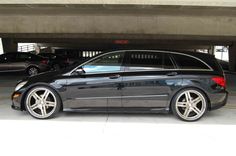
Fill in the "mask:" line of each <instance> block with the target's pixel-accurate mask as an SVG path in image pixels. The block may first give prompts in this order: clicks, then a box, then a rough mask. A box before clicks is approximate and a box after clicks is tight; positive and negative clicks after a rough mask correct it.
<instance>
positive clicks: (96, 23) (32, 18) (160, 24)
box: [0, 13, 236, 39]
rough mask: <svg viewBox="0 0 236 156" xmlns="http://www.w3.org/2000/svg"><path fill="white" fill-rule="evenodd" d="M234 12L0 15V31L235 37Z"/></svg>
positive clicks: (0, 33)
mask: <svg viewBox="0 0 236 156" xmlns="http://www.w3.org/2000/svg"><path fill="white" fill-rule="evenodd" d="M235 25H236V16H232V15H230V14H229V15H217V16H209V15H201V14H198V15H197V14H196V15H187V14H186V15H178V14H177V15H175V14H170V13H168V14H152V15H147V14H141V15H140V14H138V15H137V14H136V13H132V14H76V15H61V14H59V15H57V14H55V15H21V14H20V13H19V14H15V15H1V16H0V35H4V34H22V33H26V34H28V33H32V34H50V35H51V36H52V38H53V34H68V35H70V34H94V35H96V36H97V35H100V34H118V35H119V34H125V35H137V34H140V35H176V36H200V37H201V36H202V37H211V36H213V37H219V36H221V37H229V38H230V39H232V38H235V37H236V27H235Z"/></svg>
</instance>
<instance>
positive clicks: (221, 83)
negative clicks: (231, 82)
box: [211, 76, 226, 88]
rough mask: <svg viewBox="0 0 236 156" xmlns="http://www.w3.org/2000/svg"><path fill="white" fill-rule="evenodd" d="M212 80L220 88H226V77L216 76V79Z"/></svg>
mask: <svg viewBox="0 0 236 156" xmlns="http://www.w3.org/2000/svg"><path fill="white" fill-rule="evenodd" d="M211 79H212V81H214V82H215V83H216V84H218V85H219V86H221V87H224V88H225V87H226V81H225V78H224V77H220V76H216V77H213V78H211Z"/></svg>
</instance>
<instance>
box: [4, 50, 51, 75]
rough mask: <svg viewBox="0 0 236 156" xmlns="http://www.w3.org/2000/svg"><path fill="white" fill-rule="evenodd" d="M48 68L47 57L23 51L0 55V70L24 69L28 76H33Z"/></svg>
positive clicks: (17, 70)
mask: <svg viewBox="0 0 236 156" xmlns="http://www.w3.org/2000/svg"><path fill="white" fill-rule="evenodd" d="M48 70H50V66H49V65H48V59H47V58H44V57H41V56H37V55H34V54H31V53H24V52H11V53H7V54H2V55H0V72H19V71H25V72H26V73H27V74H28V75H29V76H33V75H37V74H38V73H40V72H45V71H48Z"/></svg>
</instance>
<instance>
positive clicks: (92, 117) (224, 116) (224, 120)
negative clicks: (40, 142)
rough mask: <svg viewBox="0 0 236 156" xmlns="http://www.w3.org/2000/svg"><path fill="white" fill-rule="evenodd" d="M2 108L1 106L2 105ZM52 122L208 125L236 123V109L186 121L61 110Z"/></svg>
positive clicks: (15, 114) (15, 115)
mask: <svg viewBox="0 0 236 156" xmlns="http://www.w3.org/2000/svg"><path fill="white" fill-rule="evenodd" d="M0 108H1V107H0ZM9 109H10V108H9ZM1 111H3V110H0V120H19V121H20V120H30V121H32V120H34V121H36V122H38V121H40V122H43V121H45V120H42V119H35V118H33V117H31V116H30V115H29V114H28V113H27V112H25V111H23V112H21V111H15V110H8V112H9V113H7V112H5V113H2V112H1ZM46 120H47V121H50V122H77V123H83V122H90V123H91V124H92V123H126V124H127V123H128V124H133V123H135V124H194V125H197V124H203V125H204V124H207V125H236V109H227V108H222V109H219V110H215V111H211V112H208V113H207V114H206V115H205V116H204V117H203V118H201V119H200V120H199V121H196V122H184V121H181V120H179V119H177V118H176V117H175V116H174V115H173V114H133V113H132V114H127V113H125V114H124V113H116V114H107V113H78V112H61V113H59V114H58V116H56V117H55V118H52V119H46Z"/></svg>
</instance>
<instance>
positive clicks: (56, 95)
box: [24, 86, 62, 119]
mask: <svg viewBox="0 0 236 156" xmlns="http://www.w3.org/2000/svg"><path fill="white" fill-rule="evenodd" d="M36 88H46V89H48V90H50V91H51V92H52V93H53V94H54V96H55V97H56V101H57V104H56V109H55V110H54V112H53V113H52V114H51V115H50V116H49V117H46V118H39V117H36V116H34V115H32V114H31V113H30V111H29V110H28V107H27V105H26V100H27V97H28V96H29V93H30V92H31V91H32V90H34V89H36ZM24 106H25V110H26V111H27V112H28V113H29V114H30V115H31V116H32V117H34V118H36V119H50V118H53V117H55V116H56V115H58V113H59V112H60V110H61V106H62V102H61V98H60V97H59V95H58V93H57V92H56V91H55V90H54V89H52V88H51V87H48V86H35V87H33V88H31V89H29V91H27V94H26V96H25V99H24Z"/></svg>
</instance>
